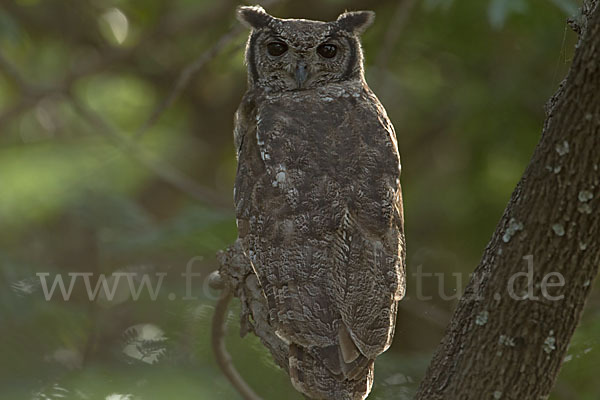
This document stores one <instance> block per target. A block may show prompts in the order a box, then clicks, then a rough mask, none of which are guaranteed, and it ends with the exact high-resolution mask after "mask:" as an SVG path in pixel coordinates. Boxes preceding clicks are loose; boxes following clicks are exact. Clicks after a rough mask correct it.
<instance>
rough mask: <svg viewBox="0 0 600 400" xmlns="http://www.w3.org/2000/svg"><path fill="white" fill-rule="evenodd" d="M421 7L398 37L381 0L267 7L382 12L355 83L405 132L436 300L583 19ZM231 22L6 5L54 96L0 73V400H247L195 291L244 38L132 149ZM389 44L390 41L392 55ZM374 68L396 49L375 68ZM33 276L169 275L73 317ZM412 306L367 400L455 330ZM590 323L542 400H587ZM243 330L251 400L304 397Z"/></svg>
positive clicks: (592, 341)
mask: <svg viewBox="0 0 600 400" xmlns="http://www.w3.org/2000/svg"><path fill="white" fill-rule="evenodd" d="M416 4H418V6H415V7H413V8H412V10H410V11H409V12H410V13H411V14H410V16H409V17H408V18H407V19H406V21H407V22H406V25H404V26H396V25H394V24H396V22H395V21H396V20H394V15H395V13H396V10H397V6H398V2H397V1H395V0H394V1H392V0H378V1H375V2H367V1H354V2H347V1H342V0H329V1H316V0H309V1H307V2H290V1H288V2H281V3H278V4H277V5H274V6H273V7H272V9H271V10H270V11H272V12H273V13H274V14H276V15H279V16H301V17H306V18H316V19H327V18H329V19H331V18H335V16H336V15H338V14H339V13H340V12H341V11H343V10H344V9H346V8H348V9H374V10H375V11H376V12H377V15H378V17H377V21H376V23H375V25H374V26H373V27H372V28H370V30H369V31H367V32H366V34H365V36H364V48H365V53H366V60H367V65H366V71H367V80H368V81H369V83H370V85H371V87H372V88H373V89H374V91H375V92H376V93H377V95H378V96H379V97H380V99H381V100H382V102H383V103H384V105H385V106H386V109H387V112H388V114H389V115H390V117H391V119H392V120H393V122H394V124H395V127H396V131H397V135H398V141H399V147H400V151H401V155H402V162H403V190H404V198H405V213H406V232H407V240H408V271H409V274H410V275H409V279H408V285H409V286H408V291H409V295H411V296H414V293H415V286H414V285H413V283H414V278H413V275H412V274H413V273H414V271H415V269H416V267H417V266H419V265H422V266H423V271H424V272H435V273H443V274H445V275H446V276H447V278H448V279H447V281H446V289H447V291H448V292H449V291H450V290H453V289H454V290H459V291H460V288H456V287H453V286H454V285H452V284H451V282H452V279H450V277H451V275H450V274H452V273H462V274H463V278H464V279H463V283H465V284H466V280H467V279H468V276H467V274H468V273H469V272H471V271H472V270H473V268H474V267H475V265H476V264H477V262H478V260H479V257H480V256H481V253H482V250H483V249H484V247H485V245H486V242H487V240H488V239H489V237H490V235H491V233H492V231H493V229H494V226H495V224H496V223H497V221H498V218H499V216H500V215H501V213H502V210H503V209H504V207H505V205H506V201H507V200H508V198H509V196H510V194H511V191H512V190H513V188H514V186H515V184H516V182H517V181H518V179H519V177H520V175H521V173H522V171H523V170H524V168H525V167H526V165H527V162H528V160H529V157H530V155H531V154H532V152H533V149H534V147H535V144H536V142H537V140H538V139H539V135H540V132H541V127H542V122H543V119H544V111H543V105H544V103H545V102H546V101H547V99H548V98H549V97H550V95H551V94H552V93H553V92H554V91H555V89H556V87H557V86H558V84H559V82H560V81H561V79H562V77H563V76H564V74H565V72H566V70H567V69H568V66H569V60H570V57H571V55H572V50H571V49H572V48H573V45H574V42H575V36H574V34H572V33H570V32H569V31H568V30H567V27H566V22H565V19H566V17H567V16H572V15H573V14H576V13H577V6H578V5H577V3H576V2H574V1H571V0H552V1H545V0H490V1H471V2H467V1H452V0H426V1H424V2H423V3H422V4H419V3H418V2H417V3H416ZM236 5H237V4H236V3H234V2H216V1H209V0H203V1H197V0H178V1H166V0H151V1H144V2H143V5H142V4H141V2H139V1H133V0H112V1H106V2H44V1H39V0H19V1H13V2H10V1H9V2H3V3H2V6H0V54H2V56H3V57H4V58H5V59H6V60H7V61H8V62H9V63H10V65H14V67H15V69H16V70H17V71H18V73H19V74H20V75H21V77H22V78H23V80H25V81H26V82H27V83H28V84H30V85H33V86H35V87H36V90H41V91H47V90H51V89H57V86H58V89H61V90H51V92H49V93H48V94H47V95H44V96H38V94H39V92H37V91H33V92H29V93H26V90H25V89H24V88H22V87H20V84H19V82H18V80H15V79H14V76H11V74H9V73H3V72H6V71H5V70H4V68H2V67H1V66H0V226H1V227H2V228H3V229H2V230H1V231H0V283H2V284H3V286H2V288H3V289H2V290H0V335H1V336H0V337H1V338H2V340H0V354H2V359H0V398H3V399H4V398H6V399H38V398H39V399H47V398H60V396H61V395H62V396H64V397H66V398H72V399H109V400H118V399H130V400H133V399H144V400H147V399H165V398H177V399H181V400H186V399H214V398H221V399H237V398H239V396H238V395H237V394H236V393H235V392H234V391H233V389H232V388H231V386H230V385H229V384H228V383H227V381H226V380H225V378H224V377H223V376H222V374H221V373H220V372H219V370H218V368H217V366H216V363H215V361H214V360H213V357H212V351H211V348H210V345H209V335H210V318H211V316H212V310H213V308H212V307H213V304H214V301H215V297H214V296H215V293H214V292H212V291H210V290H209V289H208V288H207V287H206V285H205V278H206V277H207V276H208V274H209V273H210V272H211V271H212V270H214V269H215V268H216V260H215V258H214V254H215V252H216V251H218V250H219V249H223V248H225V247H226V246H227V245H228V244H230V243H231V242H233V240H234V239H235V237H236V228H235V219H234V210H233V205H232V203H233V202H232V200H230V199H231V198H232V196H231V188H232V186H233V179H234V175H235V153H234V149H233V143H232V133H231V132H232V119H233V113H234V111H235V109H236V107H237V104H238V103H239V100H240V98H241V96H242V93H243V92H244V90H245V82H246V78H245V71H244V66H243V43H244V40H245V37H243V36H242V35H240V36H237V37H235V39H234V40H233V41H232V42H230V43H228V44H226V45H225V46H223V48H222V49H221V51H220V52H219V54H218V55H216V57H214V58H212V59H210V60H209V62H208V63H207V64H205V65H204V66H203V67H202V68H201V69H200V70H199V72H198V73H197V74H195V75H193V76H191V79H190V80H189V81H188V82H187V84H186V85H185V86H184V87H183V88H182V89H183V90H182V91H181V93H180V96H178V97H177V98H176V99H175V101H174V102H173V104H172V105H170V106H168V107H167V108H166V109H165V110H164V112H162V113H160V115H159V116H158V117H157V118H156V120H155V121H154V122H153V123H152V124H150V126H149V128H148V129H147V130H146V131H145V133H144V134H143V136H142V137H136V132H139V130H140V127H142V126H144V124H145V123H146V122H147V121H148V118H149V117H150V115H151V114H152V112H153V110H155V108H156V107H157V105H159V104H160V103H161V102H163V101H165V99H167V98H168V97H169V95H170V94H171V93H173V92H172V90H173V88H174V87H175V85H176V82H177V80H178V79H179V77H180V75H181V71H183V70H184V69H185V67H186V66H187V65H189V64H190V63H191V62H192V61H193V60H195V59H196V58H197V57H198V56H199V55H201V54H202V53H203V52H205V51H206V50H207V49H209V48H210V47H211V46H213V45H214V44H215V43H216V42H217V41H218V40H219V38H221V37H222V35H223V34H224V33H225V32H227V29H228V28H229V27H231V26H234V25H235V24H236V22H235V18H234V8H235V6H236ZM115 9H116V10H118V11H119V13H121V14H122V16H120V15H121V14H119V13H117V14H115V13H114V10H115ZM107 13H109V14H107ZM111 13H112V14H111ZM111 15H112V16H111ZM123 16H124V18H125V19H126V25H127V32H126V34H125V31H124V23H125V22H124V20H123ZM111 18H112V20H111ZM395 29H396V30H400V32H398V33H399V35H398V40H397V42H395V43H391V44H390V43H388V44H385V43H386V42H387V41H388V39H386V38H388V37H390V36H393V35H388V33H389V31H390V30H395ZM384 46H389V48H387V50H386V49H385V48H384ZM381 51H389V54H386V55H385V56H386V57H387V63H384V64H382V63H381V62H380V60H381V59H385V58H386V57H381V54H380V52H381ZM0 65H1V64H0ZM74 76H77V78H76V79H75V78H73V77H74ZM71 78H73V79H74V80H73V82H72V85H70V81H69V80H70V79H71ZM65 85H66V86H68V87H66V86H65ZM64 89H68V90H64ZM70 96H72V97H73V98H74V99H75V101H76V102H79V103H80V104H83V105H84V106H85V107H88V108H89V109H90V110H92V112H93V113H96V115H99V116H100V118H102V119H103V120H104V121H106V122H107V123H108V124H109V125H110V127H112V128H113V129H114V131H115V132H117V133H118V134H119V135H121V136H122V137H123V138H125V139H127V140H130V141H131V142H133V143H135V144H136V145H137V146H139V148H141V149H143V154H145V155H146V156H148V159H150V160H154V161H157V162H163V163H168V164H170V165H171V166H173V167H174V168H176V169H178V170H179V171H182V172H183V173H184V174H186V175H187V176H188V177H190V179H191V180H192V181H193V182H195V183H197V184H198V185H199V186H200V187H201V188H202V189H205V190H208V191H211V192H212V193H215V195H216V196H217V198H223V199H225V200H223V201H221V202H219V201H206V202H203V201H200V200H198V198H194V197H191V196H189V194H186V193H184V192H182V191H181V190H178V189H175V188H174V185H173V184H172V182H171V183H168V182H166V180H165V179H164V177H163V178H161V177H159V176H157V174H156V173H155V172H156V171H153V170H152V169H150V168H148V165H147V164H143V163H140V161H139V158H136V155H135V154H133V153H134V152H133V151H132V150H131V148H125V147H124V146H123V145H122V144H121V145H118V144H116V143H118V141H116V140H114V138H113V137H112V136H111V134H110V132H107V128H106V127H103V126H102V125H101V124H97V123H93V122H90V120H89V119H86V118H85V117H84V116H83V115H82V113H81V110H80V109H78V108H77V107H74V105H73V104H74V103H73V101H72V99H71V98H70ZM23 101H25V103H24V104H25V106H23V107H22V108H19V105H20V104H22V103H23ZM13 109H18V111H16V112H14V113H12V114H11V113H10V110H13ZM188 265H189V266H190V268H192V270H193V271H194V272H198V273H200V274H201V276H200V277H194V278H193V281H192V283H193V287H192V293H191V295H192V296H194V297H197V299H195V300H190V299H188V300H184V297H186V296H189V295H190V293H187V288H186V282H185V279H184V278H183V277H182V276H181V274H182V273H184V272H185V271H186V268H188ZM40 272H45V273H49V274H50V277H54V276H55V274H64V275H65V276H67V275H66V274H67V273H68V272H82V273H83V272H86V273H92V274H94V275H93V276H94V278H93V280H92V284H95V282H96V279H97V276H98V274H101V273H104V274H111V273H113V272H121V273H123V272H135V273H146V274H150V275H151V276H154V277H155V276H156V274H166V277H165V279H164V282H163V286H162V289H161V291H160V293H159V295H158V297H157V299H156V300H155V301H153V300H152V299H151V298H150V296H149V294H144V295H142V296H141V297H140V299H139V300H137V301H134V300H133V299H132V298H129V297H125V298H123V299H120V300H119V301H116V300H115V301H113V302H102V301H96V302H90V301H89V299H88V298H87V294H86V293H85V290H84V289H83V288H82V286H81V284H78V285H76V287H75V289H74V292H73V295H72V298H71V300H69V301H63V300H61V299H60V298H58V297H56V298H54V299H53V300H52V301H45V300H44V296H43V290H42V288H41V285H40V280H39V278H38V277H37V276H36V273H40ZM153 282H154V283H156V279H154V280H153ZM137 283H139V281H136V284H137ZM436 284H437V283H436V282H434V281H432V282H426V287H425V288H424V289H425V291H426V292H427V293H437V291H436ZM463 287H464V285H463ZM171 294H172V295H173V296H174V299H175V300H171V299H170V297H169V295H171ZM409 304H411V303H408V302H405V303H403V305H402V306H401V310H400V314H399V317H398V327H397V331H396V336H395V343H394V345H393V346H392V347H391V349H390V350H389V351H388V352H387V353H385V354H384V355H383V356H382V357H381V358H380V359H379V360H378V361H377V364H376V382H375V387H374V389H373V393H372V395H371V398H373V399H409V398H411V397H412V395H413V394H414V393H415V390H416V387H417V385H418V383H419V381H420V379H421V377H422V376H423V374H424V371H425V368H426V366H427V364H428V361H429V358H430V357H431V353H432V351H433V350H434V349H435V347H436V346H437V344H438V342H439V339H440V338H441V336H442V334H443V329H442V328H440V324H436V323H432V322H431V320H432V318H433V319H435V318H437V317H438V316H440V315H441V316H444V315H450V314H451V311H452V308H453V307H454V304H455V303H454V302H448V301H443V300H441V299H440V298H438V297H436V298H435V299H434V300H432V301H429V302H425V303H424V304H422V306H423V307H424V308H423V309H425V310H434V311H435V312H432V313H431V314H432V315H433V317H432V316H431V315H429V311H426V312H421V311H422V309H420V310H414V309H413V308H412V306H411V305H409ZM412 304H413V305H414V304H415V303H412ZM598 306H599V299H598V294H597V293H594V294H593V295H592V299H591V300H590V305H589V306H588V311H587V313H586V315H584V319H583V322H582V324H581V327H580V328H579V329H578V330H577V332H576V335H575V338H574V340H573V343H572V346H571V348H570V350H569V354H570V355H571V359H570V361H568V362H566V363H565V366H564V369H563V373H562V375H561V376H560V379H559V383H558V385H557V387H556V390H555V393H554V394H553V396H552V399H554V400H562V399H572V398H577V399H596V398H598V396H599V395H600V392H599V391H598V385H597V382H596V378H595V376H594V374H595V371H596V370H597V366H598V355H597V353H598V351H597V349H596V348H597V346H598V337H600V336H599V335H600V322H599V321H600V318H599V316H598V313H597V310H598ZM238 315H239V309H236V308H235V307H234V308H233V309H232V312H231V315H230V316H229V319H230V324H229V332H228V337H227V342H228V347H229V349H230V352H231V353H232V354H233V358H234V362H235V365H236V366H237V367H238V369H239V370H240V371H242V374H243V375H244V377H245V378H246V380H247V381H248V382H249V383H250V385H251V386H252V387H254V388H255V389H256V391H257V392H259V393H260V394H261V395H263V396H264V398H265V399H280V398H286V399H300V396H299V395H298V394H297V393H296V392H295V390H294V389H293V388H292V386H291V384H290V383H289V379H288V377H287V376H286V375H285V373H284V372H283V371H281V370H280V369H279V368H277V367H276V366H275V365H274V364H273V361H272V360H271V358H270V355H269V354H268V353H267V352H266V350H265V349H264V347H263V346H262V345H261V343H260V341H259V340H258V339H257V338H255V337H253V336H251V335H250V336H248V337H246V338H243V339H242V338H240V337H239V334H238V330H239V323H238ZM144 327H145V328H144ZM144 335H147V336H144ZM590 349H591V350H590ZM140 354H141V355H142V356H140ZM149 361H152V362H149ZM44 396H45V397H44Z"/></svg>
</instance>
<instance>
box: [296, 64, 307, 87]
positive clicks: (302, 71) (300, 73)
mask: <svg viewBox="0 0 600 400" xmlns="http://www.w3.org/2000/svg"><path fill="white" fill-rule="evenodd" d="M306 78H308V66H307V65H306V63H305V62H304V61H298V64H296V83H297V84H298V89H301V88H302V85H303V84H304V82H306Z"/></svg>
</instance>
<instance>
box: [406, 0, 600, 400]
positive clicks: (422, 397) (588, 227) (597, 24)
mask: <svg viewBox="0 0 600 400" xmlns="http://www.w3.org/2000/svg"><path fill="white" fill-rule="evenodd" d="M583 19H584V21H583V22H582V24H581V28H582V29H581V32H582V36H581V37H580V40H579V43H578V45H577V49H576V52H575V56H574V59H573V63H572V65H571V68H570V71H569V73H568V76H567V78H566V79H565V81H563V83H562V84H561V87H560V88H559V90H558V92H557V93H556V95H555V96H554V97H553V98H552V99H551V100H550V102H549V104H548V107H547V119H546V122H545V125H544V129H543V133H542V137H541V139H540V142H539V144H538V146H537V148H536V150H535V152H534V154H533V157H532V159H531V161H530V164H529V166H528V167H527V169H526V171H525V173H524V175H523V177H522V178H521V181H520V182H519V184H518V185H517V188H516V189H515V191H514V193H513V195H512V197H511V200H510V202H509V204H508V206H507V208H506V210H505V212H504V215H503V216H502V219H501V220H500V222H499V224H498V226H497V228H496V232H495V233H494V235H493V237H492V239H491V241H490V242H489V244H488V246H487V248H486V249H485V252H484V254H483V257H482V260H481V262H480V264H479V266H478V267H477V269H476V270H475V272H474V274H473V279H472V281H471V282H470V283H469V286H468V287H467V289H466V292H465V294H464V295H463V297H462V298H461V300H460V301H459V304H458V307H457V309H456V311H455V313H454V316H453V318H452V320H451V322H450V325H449V327H448V328H447V330H446V334H445V336H444V338H443V339H442V343H441V344H440V346H439V348H438V350H437V352H436V354H435V355H434V357H433V360H432V362H431V364H430V365H429V368H428V370H427V373H426V375H425V378H424V379H423V381H422V382H421V385H420V387H419V390H418V393H417V395H416V399H417V400H442V399H461V400H462V399H464V400H479V399H489V398H492V399H536V400H537V399H546V398H547V397H548V395H549V393H550V391H551V389H552V387H553V385H554V383H555V381H556V378H557V376H558V372H559V370H560V367H561V365H562V362H563V358H564V355H565V353H566V350H567V346H568V344H569V341H570V340H571V337H572V335H573V332H574V331H575V328H576V326H577V324H578V322H579V320H580V318H581V315H582V312H583V309H584V305H585V302H586V299H587V298H588V296H589V294H590V291H591V289H592V286H593V285H592V282H593V281H594V279H595V277H596V276H597V274H598V266H599V264H600V212H599V211H598V210H599V209H600V182H599V172H598V171H599V169H600V166H599V163H600V73H599V72H600V5H599V3H598V2H597V1H594V2H590V3H587V4H586V8H584V18H583ZM529 271H531V272H529ZM519 274H521V275H519ZM523 274H526V275H523ZM527 274H529V276H531V278H529V276H527ZM549 276H551V277H553V279H551V280H548V277H549ZM517 278H518V279H517ZM528 281H531V282H532V283H531V285H529V284H528V283H529V282H528ZM544 282H545V283H544ZM549 283H550V284H549ZM511 288H512V289H513V292H512V293H511ZM544 289H545V290H546V292H545V293H544Z"/></svg>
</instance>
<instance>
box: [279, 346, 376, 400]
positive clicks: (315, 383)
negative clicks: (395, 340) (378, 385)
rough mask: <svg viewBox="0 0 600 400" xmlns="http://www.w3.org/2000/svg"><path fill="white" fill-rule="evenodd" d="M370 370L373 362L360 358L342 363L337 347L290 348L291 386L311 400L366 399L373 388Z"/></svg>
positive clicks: (342, 359)
mask: <svg viewBox="0 0 600 400" xmlns="http://www.w3.org/2000/svg"><path fill="white" fill-rule="evenodd" d="M373 367H374V361H373V360H369V359H367V358H366V357H364V356H362V355H360V356H358V357H357V358H356V359H355V360H353V361H352V362H350V363H347V362H345V361H344V358H343V357H342V353H341V350H340V347H339V346H330V347H325V348H322V347H321V348H320V347H316V348H311V349H306V348H303V347H301V346H299V345H297V344H293V343H292V344H291V345H290V353H289V372H290V378H291V380H292V384H293V385H294V387H295V388H296V389H297V390H298V391H300V392H302V393H304V394H305V395H307V396H308V397H310V398H311V399H319V400H363V399H365V398H366V397H367V395H368V394H369V392H370V391H371V387H372V386H373Z"/></svg>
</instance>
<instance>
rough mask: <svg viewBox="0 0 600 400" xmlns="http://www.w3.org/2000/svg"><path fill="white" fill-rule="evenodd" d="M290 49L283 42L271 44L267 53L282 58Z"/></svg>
mask: <svg viewBox="0 0 600 400" xmlns="http://www.w3.org/2000/svg"><path fill="white" fill-rule="evenodd" d="M287 49H288V46H287V44H285V43H283V42H271V43H269V44H268V45H267V51H268V52H269V54H270V55H272V56H280V55H282V54H283V53H285V52H286V51H287Z"/></svg>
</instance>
